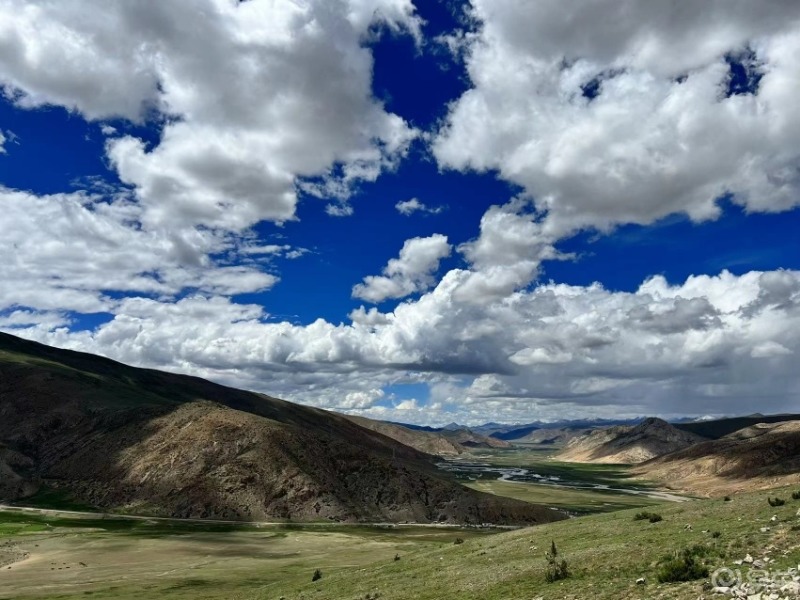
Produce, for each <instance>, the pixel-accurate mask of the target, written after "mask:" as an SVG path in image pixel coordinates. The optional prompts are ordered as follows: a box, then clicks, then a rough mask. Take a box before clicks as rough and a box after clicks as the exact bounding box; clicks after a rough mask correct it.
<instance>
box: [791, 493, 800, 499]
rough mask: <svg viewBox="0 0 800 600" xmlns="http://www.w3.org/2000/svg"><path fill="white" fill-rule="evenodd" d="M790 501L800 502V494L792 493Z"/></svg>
mask: <svg viewBox="0 0 800 600" xmlns="http://www.w3.org/2000/svg"><path fill="white" fill-rule="evenodd" d="M792 500H800V492H792Z"/></svg>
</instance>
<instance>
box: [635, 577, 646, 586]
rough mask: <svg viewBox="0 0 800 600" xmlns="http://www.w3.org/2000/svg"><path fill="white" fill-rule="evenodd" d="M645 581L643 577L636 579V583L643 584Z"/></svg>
mask: <svg viewBox="0 0 800 600" xmlns="http://www.w3.org/2000/svg"><path fill="white" fill-rule="evenodd" d="M646 583H647V580H646V579H645V578H644V577H639V579H637V580H636V585H644V584H646Z"/></svg>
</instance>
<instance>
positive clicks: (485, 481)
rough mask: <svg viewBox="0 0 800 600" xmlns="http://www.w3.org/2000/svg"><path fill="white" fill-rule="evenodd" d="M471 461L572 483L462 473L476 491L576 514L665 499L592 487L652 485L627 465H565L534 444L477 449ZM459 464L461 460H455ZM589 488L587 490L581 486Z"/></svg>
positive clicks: (641, 487) (638, 488)
mask: <svg viewBox="0 0 800 600" xmlns="http://www.w3.org/2000/svg"><path fill="white" fill-rule="evenodd" d="M464 462H466V463H482V464H486V465H488V468H489V469H491V468H492V467H497V468H508V467H515V468H524V469H529V470H531V471H533V472H535V473H537V474H539V475H541V476H543V477H558V478H559V480H560V481H562V482H565V483H566V484H567V485H560V484H558V483H555V484H554V483H553V482H552V481H551V482H549V483H541V484H540V483H536V482H534V481H531V482H517V481H505V480H499V479H498V476H499V475H498V473H497V472H484V473H475V472H469V471H464V472H463V473H459V472H458V471H456V476H457V478H458V479H459V481H460V482H461V483H462V484H464V485H466V486H467V487H470V488H472V489H475V490H478V491H481V492H487V493H490V494H495V495H498V496H507V497H510V498H516V499H518V500H523V501H525V502H532V503H535V504H544V505H546V506H552V507H555V508H560V509H562V510H566V511H568V512H570V513H571V514H576V515H583V514H591V513H598V512H610V511H614V510H621V509H626V508H635V507H649V506H655V505H657V504H660V503H661V502H663V500H661V499H656V498H649V497H647V496H645V495H641V494H638V495H637V494H631V493H627V492H620V491H615V490H606V489H597V488H595V489H591V488H589V487H588V486H595V485H600V486H610V487H613V488H615V489H616V490H636V491H647V490H649V489H651V486H650V485H648V483H647V482H643V481H640V480H636V481H631V475H630V472H629V469H628V467H626V466H625V465H596V464H582V463H565V462H558V461H554V460H552V458H551V453H547V452H543V451H541V450H531V449H529V448H525V447H523V448H519V447H517V448H512V449H493V450H480V451H476V452H475V454H473V455H472V456H469V457H466V460H465V461H464ZM454 464H456V465H457V464H458V461H454ZM569 484H581V485H585V486H587V487H585V488H581V487H577V486H575V485H569Z"/></svg>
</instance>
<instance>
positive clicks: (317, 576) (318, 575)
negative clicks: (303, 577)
mask: <svg viewBox="0 0 800 600" xmlns="http://www.w3.org/2000/svg"><path fill="white" fill-rule="evenodd" d="M320 579H322V571H320V570H319V569H316V570H315V571H314V574H313V575H312V576H311V581H318V580H320Z"/></svg>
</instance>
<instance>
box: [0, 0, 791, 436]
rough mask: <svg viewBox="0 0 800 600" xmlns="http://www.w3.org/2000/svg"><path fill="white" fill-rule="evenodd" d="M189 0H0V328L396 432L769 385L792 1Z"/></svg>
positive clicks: (787, 271)
mask: <svg viewBox="0 0 800 600" xmlns="http://www.w3.org/2000/svg"><path fill="white" fill-rule="evenodd" d="M205 3H206V4H207V5H208V6H207V9H208V10H206V11H198V10H197V9H196V7H195V6H190V5H188V4H187V6H183V4H184V3H182V2H176V3H175V4H174V6H170V7H161V8H153V7H150V8H148V7H138V8H130V9H121V8H119V7H117V8H113V7H108V6H106V5H105V4H103V3H98V5H97V6H96V7H94V9H90V7H89V6H88V5H87V3H81V2H77V1H76V2H65V3H64V4H63V5H61V6H59V7H56V8H54V7H48V8H45V9H41V8H39V7H37V6H36V5H35V3H29V2H24V1H22V0H15V1H14V2H12V3H11V5H13V6H9V8H7V9H6V10H7V11H9V12H7V13H6V14H2V13H3V12H4V11H1V10H0V22H2V23H6V24H7V26H8V27H7V29H6V31H8V32H13V34H14V35H13V36H12V37H11V39H12V43H9V44H8V45H7V46H5V47H4V49H2V50H0V81H2V83H3V86H4V89H5V95H4V97H3V98H2V99H0V132H2V134H1V135H2V137H0V142H1V143H0V148H2V154H0V185H2V186H3V187H2V190H0V191H2V194H0V202H2V204H3V208H4V214H5V215H6V216H5V218H4V219H2V221H3V224H2V225H0V233H2V234H3V239H4V241H3V242H0V248H2V251H3V253H4V254H5V255H6V256H7V260H6V261H5V262H6V263H7V264H6V266H5V267H4V269H5V272H4V273H3V275H4V277H3V279H4V280H5V281H6V284H5V286H4V287H5V288H6V289H5V290H4V291H3V293H2V294H0V328H2V329H3V330H5V331H11V332H14V333H16V334H18V335H22V336H25V337H29V338H32V339H37V340H40V341H43V342H46V343H51V344H55V345H59V346H64V347H71V348H77V349H82V350H86V351H90V352H96V353H99V354H103V355H107V356H111V357H113V358H116V359H119V360H123V361H125V362H129V363H132V364H139V365H143V366H150V367H157V368H164V369H169V370H176V371H181V372H190V373H195V374H198V375H201V376H205V377H210V378H212V379H215V380H218V381H221V382H224V383H228V384H232V385H237V386H240V387H247V388H250V389H256V390H260V391H264V392H267V393H270V394H273V395H276V396H281V397H286V398H288V399H291V400H295V401H299V402H304V403H309V404H314V405H318V406H322V407H326V408H330V409H334V410H342V411H346V412H354V413H358V414H363V415H365V416H372V417H376V418H386V419H392V420H404V421H413V422H417V423H429V424H441V423H445V422H449V421H453V420H457V421H460V422H468V423H478V422H483V421H507V422H522V421H528V420H538V419H543V420H548V419H559V418H563V417H565V416H567V417H568V416H581V417H582V416H597V417H608V416H636V415H645V414H658V415H662V416H683V415H705V414H720V415H721V414H736V413H746V412H755V411H756V410H759V411H760V412H768V411H781V410H788V409H790V408H791V407H792V406H795V405H796V402H797V400H798V395H799V394H800V379H798V377H797V375H796V373H795V370H796V369H795V368H794V366H793V365H794V364H795V363H796V353H797V352H798V351H800V346H798V341H797V340H798V339H800V336H798V335H797V333H798V331H797V328H798V327H800V244H799V243H798V235H797V231H798V225H800V208H799V207H800V151H798V149H797V148H798V146H797V144H796V140H797V139H798V138H797V136H798V135H800V110H798V109H797V108H796V106H795V104H796V103H795V102H793V100H794V98H795V97H796V89H795V87H794V86H795V85H796V84H794V83H793V82H796V81H797V79H794V76H796V75H798V74H800V59H798V57H797V56H798V53H797V52H795V50H796V49H798V48H800V11H798V10H797V9H796V8H795V7H793V6H792V3H781V2H777V1H776V2H768V3H766V4H764V5H763V6H762V4H758V6H762V10H760V11H758V10H756V8H757V6H756V3H753V5H752V6H748V5H746V4H743V5H741V6H740V7H738V8H737V9H736V10H735V11H730V10H726V9H725V7H724V6H723V3H719V2H711V3H708V4H707V5H704V6H698V7H694V8H692V11H690V12H692V14H684V13H680V14H679V13H678V12H676V11H677V5H676V4H675V3H673V2H665V3H663V5H660V6H659V7H649V8H646V7H643V6H638V5H626V6H627V8H626V9H624V10H623V9H618V8H614V7H612V4H613V3H610V0H609V2H594V3H578V4H577V5H576V6H578V8H576V10H575V11H574V12H573V13H572V14H565V11H563V10H560V9H559V8H558V6H557V3H554V2H541V3H538V4H537V5H536V6H530V5H527V4H526V3H516V2H512V1H510V0H504V1H502V2H496V3H494V4H492V3H490V2H486V1H478V0H475V1H474V2H472V3H469V2H466V3H455V2H452V3H444V2H442V3H411V2H409V1H407V0H380V1H378V0H375V1H368V0H351V1H349V2H346V1H344V0H342V1H341V2H331V3H328V4H325V3H318V2H308V3H292V2H288V1H287V2H285V3H284V2H277V3H274V4H272V5H270V4H269V3H266V2H260V1H259V0H251V2H248V3H245V4H244V5H237V4H236V3H230V2H227V1H223V0H207V1H206V2H205ZM89 4H91V3H89ZM603 7H605V9H606V10H601V9H602V8H603ZM89 10H92V14H93V15H94V16H93V17H92V18H87V17H86V12H87V11H89ZM615 10H619V11H622V12H616V13H615V12H614V11H615ZM245 11H250V12H245ZM597 11H599V12H597ZM612 15H613V16H612ZM34 22H36V23H37V24H38V26H37V28H36V30H35V31H34V30H32V29H31V23H34ZM187 23H192V25H193V26H181V24H183V25H186V24H187ZM67 30H68V31H70V32H71V34H72V35H73V36H75V38H76V39H78V38H80V39H83V40H84V41H85V43H84V44H83V46H81V47H79V48H76V47H67V46H65V45H64V42H63V38H64V35H63V32H64V31H67ZM197 32H200V33H199V34H198V33H197ZM700 40H703V41H704V44H703V45H702V46H701V45H700V44H699V43H698V42H699V41H700ZM150 52H152V55H151V54H149V53H150ZM87 65H92V68H90V67H88V66H87ZM0 273H2V272H0Z"/></svg>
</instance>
